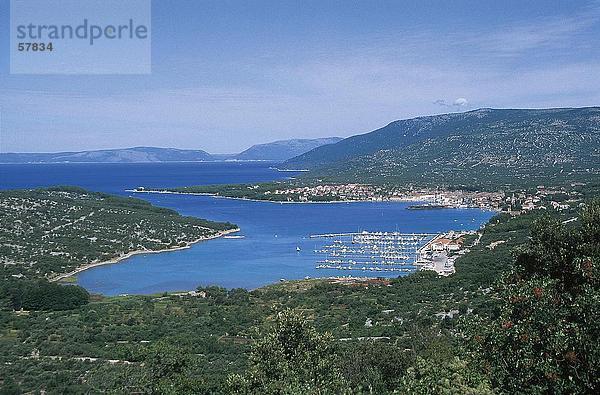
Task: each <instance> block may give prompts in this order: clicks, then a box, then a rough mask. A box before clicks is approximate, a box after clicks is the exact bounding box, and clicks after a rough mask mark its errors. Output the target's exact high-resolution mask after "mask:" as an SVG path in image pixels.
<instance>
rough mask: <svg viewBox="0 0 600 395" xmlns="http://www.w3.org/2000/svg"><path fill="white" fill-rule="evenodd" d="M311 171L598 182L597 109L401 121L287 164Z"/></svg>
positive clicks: (384, 177)
mask: <svg viewBox="0 0 600 395" xmlns="http://www.w3.org/2000/svg"><path fill="white" fill-rule="evenodd" d="M282 167H285V168H294V169H297V168H306V169H311V170H312V172H311V173H309V176H313V177H318V178H326V179H331V180H339V181H362V182H377V183H386V182H390V183H399V184H415V185H437V186H444V185H446V186H463V187H464V186H467V187H468V186H472V187H475V188H478V187H486V186H487V187H492V186H494V187H496V186H502V185H512V186H514V185H521V186H523V185H532V184H535V183H541V184H547V183H553V182H555V181H557V182H565V181H571V182H576V181H582V180H583V181H594V180H595V181H598V179H600V107H588V108H564V109H562V108H559V109H545V110H496V109H487V108H485V109H479V110H474V111H469V112H465V113H452V114H443V115H434V116H427V117H419V118H413V119H407V120H400V121H395V122H392V123H390V124H389V125H387V126H385V127H383V128H381V129H377V130H375V131H373V132H370V133H366V134H361V135H357V136H353V137H349V138H347V139H344V140H342V141H340V142H338V143H336V144H331V145H326V146H322V147H318V148H315V149H313V150H311V151H309V152H307V153H304V154H302V155H299V156H297V157H295V158H292V159H290V160H288V161H286V162H284V164H283V166H282Z"/></svg>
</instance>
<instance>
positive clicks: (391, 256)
mask: <svg viewBox="0 0 600 395" xmlns="http://www.w3.org/2000/svg"><path fill="white" fill-rule="evenodd" d="M468 233H471V232H454V231H450V232H446V233H401V232H367V231H363V232H359V233H327V234H317V235H311V236H310V238H311V239H323V240H324V242H325V244H324V245H322V246H321V247H319V248H317V249H316V250H315V251H314V252H315V254H317V255H318V256H319V257H321V258H320V259H319V260H317V262H316V269H334V270H362V271H370V272H413V271H416V270H434V271H436V272H437V273H438V274H440V275H448V274H451V273H453V272H454V259H455V254H460V253H461V248H462V244H463V240H464V236H465V235H466V234H468Z"/></svg>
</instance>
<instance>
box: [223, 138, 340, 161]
mask: <svg viewBox="0 0 600 395" xmlns="http://www.w3.org/2000/svg"><path fill="white" fill-rule="evenodd" d="M341 140H343V139H342V138H340V137H326V138H321V139H295V140H280V141H274V142H272V143H267V144H257V145H253V146H252V147H250V148H248V149H247V150H245V151H243V152H241V153H239V154H237V155H235V156H234V158H235V159H240V160H257V159H259V160H286V159H290V158H293V157H295V156H298V155H302V154H303V153H305V152H308V151H310V150H312V149H315V148H317V147H321V146H323V145H328V144H335V143H337V142H339V141H341Z"/></svg>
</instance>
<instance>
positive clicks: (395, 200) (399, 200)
mask: <svg viewBox="0 0 600 395" xmlns="http://www.w3.org/2000/svg"><path fill="white" fill-rule="evenodd" d="M125 192H131V193H148V194H152V193H155V194H159V195H192V196H210V197H212V198H215V199H233V200H244V201H247V202H260V203H276V204H332V203H420V202H427V200H423V199H415V198H412V197H407V198H392V199H387V200H323V201H314V200H313V201H303V202H302V201H289V200H269V199H251V198H244V197H234V196H223V195H218V194H216V193H209V192H178V191H167V190H154V189H148V190H143V191H139V190H135V189H126V190H125ZM446 208H447V209H478V210H485V211H494V212H498V211H499V210H496V209H494V208H491V207H480V206H469V207H453V206H449V207H446Z"/></svg>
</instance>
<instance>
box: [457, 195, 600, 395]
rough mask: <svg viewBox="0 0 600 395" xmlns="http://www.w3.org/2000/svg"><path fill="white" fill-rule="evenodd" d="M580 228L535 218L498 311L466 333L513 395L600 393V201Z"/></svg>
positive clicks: (588, 210)
mask: <svg viewBox="0 0 600 395" xmlns="http://www.w3.org/2000/svg"><path fill="white" fill-rule="evenodd" d="M579 218H580V226H577V227H575V226H568V225H565V224H563V223H561V222H560V221H558V220H556V219H549V218H545V219H543V220H540V221H537V222H536V223H535V225H534V227H533V229H532V232H531V240H530V242H529V243H528V245H526V246H525V247H523V248H521V249H520V250H518V253H517V257H516V261H515V267H514V269H513V270H512V271H511V272H510V273H509V274H508V275H507V276H506V277H505V278H504V279H503V280H502V281H501V282H500V284H499V286H498V289H497V290H496V291H495V297H496V298H497V300H498V305H499V306H498V313H497V314H496V315H495V316H493V317H490V318H479V319H476V320H473V322H472V323H471V325H469V327H468V330H467V334H468V339H469V340H470V344H471V345H472V346H473V348H474V351H475V356H476V358H477V360H478V361H479V363H481V365H482V366H483V368H484V369H485V370H486V371H487V373H488V374H489V377H490V379H491V381H492V383H493V385H494V386H497V387H499V388H500V389H501V390H502V391H505V392H508V393H515V392H523V391H524V390H525V389H527V391H528V392H531V393H597V392H598V390H600V371H599V367H600V346H599V344H598V338H599V335H600V324H599V322H598V317H600V292H599V287H598V285H599V283H598V274H599V273H598V264H599V263H600V201H599V200H596V201H594V202H592V203H591V204H590V205H589V206H588V207H587V208H585V209H584V210H583V212H582V213H581V215H580V217H579Z"/></svg>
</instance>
